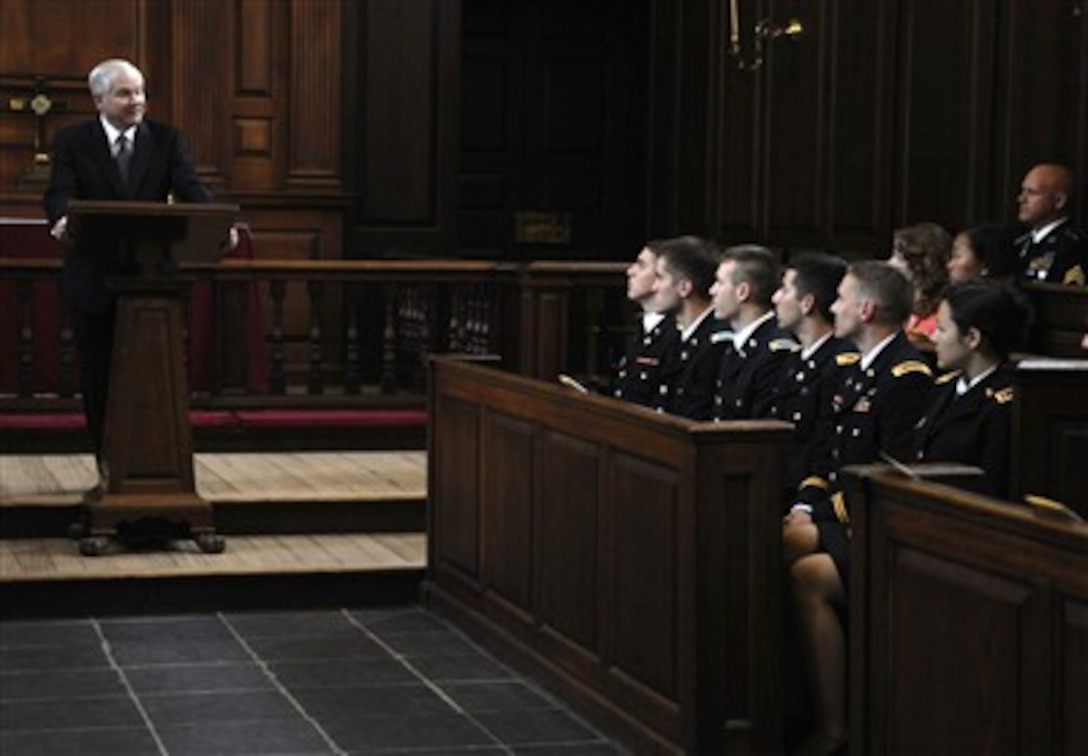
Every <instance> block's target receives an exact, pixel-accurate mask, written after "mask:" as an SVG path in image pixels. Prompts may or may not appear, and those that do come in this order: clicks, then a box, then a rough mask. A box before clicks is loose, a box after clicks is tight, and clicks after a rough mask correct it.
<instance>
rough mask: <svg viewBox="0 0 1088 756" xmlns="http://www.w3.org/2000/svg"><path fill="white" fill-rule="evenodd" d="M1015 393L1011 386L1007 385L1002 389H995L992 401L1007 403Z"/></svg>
mask: <svg viewBox="0 0 1088 756" xmlns="http://www.w3.org/2000/svg"><path fill="white" fill-rule="evenodd" d="M1015 395H1016V392H1015V391H1014V390H1013V387H1012V386H1007V387H1005V388H1003V389H998V390H997V391H995V392H994V393H993V397H994V401H995V402H997V403H998V404H1008V403H1009V402H1011V401H1012V400H1013V397H1014V396H1015Z"/></svg>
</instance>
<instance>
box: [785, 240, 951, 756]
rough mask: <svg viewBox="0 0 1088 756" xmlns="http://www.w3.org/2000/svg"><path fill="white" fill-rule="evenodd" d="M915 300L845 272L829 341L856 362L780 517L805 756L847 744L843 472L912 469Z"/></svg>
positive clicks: (872, 266)
mask: <svg viewBox="0 0 1088 756" xmlns="http://www.w3.org/2000/svg"><path fill="white" fill-rule="evenodd" d="M913 300H914V295H913V291H912V289H911V285H910V282H909V281H908V280H907V279H906V278H905V277H904V276H903V275H902V274H901V273H899V272H898V271H896V270H895V269H894V268H892V267H891V266H890V265H888V264H887V263H885V262H876V261H867V262H861V263H858V264H856V265H853V266H851V267H850V268H849V270H848V272H847V274H846V276H845V277H844V278H843V280H842V283H841V284H839V295H838V298H837V299H836V300H835V303H834V305H832V312H833V313H834V315H835V334H836V335H837V336H840V337H842V338H848V339H850V340H851V341H853V342H854V344H855V345H856V346H857V347H858V352H859V354H860V357H859V358H858V359H857V360H850V362H853V364H852V365H849V366H846V367H844V368H843V369H842V374H841V382H840V383H839V385H838V388H837V390H836V392H835V395H834V399H833V404H832V410H831V412H832V418H831V425H830V427H829V428H828V429H827V432H826V433H823V432H821V441H819V442H818V443H819V444H820V446H819V447H818V449H817V452H818V453H817V454H816V455H815V456H816V464H815V465H814V468H813V472H814V474H813V475H811V476H810V477H809V478H807V479H806V480H805V481H803V482H802V486H801V489H800V491H799V492H798V495H797V498H796V502H797V503H796V504H795V505H794V507H793V508H792V510H791V512H790V514H789V515H787V517H786V522H785V525H784V529H783V548H784V551H785V554H786V557H787V560H788V561H789V562H791V564H790V568H789V569H790V581H791V584H792V588H793V598H794V602H795V604H796V608H797V617H798V622H799V630H800V632H801V637H802V638H803V639H804V646H805V648H804V650H805V652H806V656H807V660H808V669H809V677H810V689H811V690H812V693H813V698H814V702H815V707H816V710H815V711H814V712H813V722H814V728H813V732H812V734H811V736H810V737H809V739H808V740H807V741H806V742H805V744H804V745H803V746H802V748H801V750H802V752H805V753H832V752H834V751H836V750H837V749H838V748H840V747H842V745H843V744H844V743H845V742H846V737H847V729H846V633H845V629H844V628H843V625H842V619H841V611H842V609H843V608H844V607H845V605H846V596H847V592H846V581H847V577H848V575H849V571H848V569H849V564H848V557H849V530H848V525H847V524H848V522H849V514H848V512H847V510H846V505H845V502H844V500H843V496H842V493H841V491H840V490H839V489H838V486H837V483H838V481H837V480H836V477H837V474H838V470H839V468H840V467H842V466H844V465H850V464H859V463H867V462H873V461H875V460H877V459H879V458H880V452H882V451H883V452H887V453H889V454H891V455H892V456H894V457H898V458H899V459H909V458H910V454H911V452H912V450H913V446H914V443H913V442H914V427H915V425H916V424H917V422H918V420H919V419H920V418H921V416H922V413H923V411H924V410H925V407H926V405H927V404H928V400H929V396H930V392H931V389H932V385H933V381H932V376H931V372H930V369H929V366H928V365H927V364H926V363H925V361H924V360H923V359H922V356H921V354H919V352H918V350H917V349H915V348H914V346H912V345H911V343H910V341H909V340H908V339H907V337H906V334H905V333H904V332H903V323H904V322H905V321H906V320H907V317H908V316H909V315H910V312H911V307H912V304H913Z"/></svg>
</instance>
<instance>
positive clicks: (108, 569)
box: [0, 533, 426, 582]
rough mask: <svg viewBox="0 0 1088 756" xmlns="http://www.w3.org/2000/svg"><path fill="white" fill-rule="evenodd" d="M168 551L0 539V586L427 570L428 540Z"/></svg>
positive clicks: (234, 543) (290, 540) (394, 537)
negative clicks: (85, 551) (90, 553)
mask: <svg viewBox="0 0 1088 756" xmlns="http://www.w3.org/2000/svg"><path fill="white" fill-rule="evenodd" d="M379 538H380V539H381V540H380V542H379V541H378V540H377V539H379ZM171 546H172V547H171V549H170V550H158V551H147V552H138V553H121V554H112V555H108V556H100V557H85V556H82V555H80V553H79V547H78V544H77V543H76V542H74V541H70V540H67V539H61V538H35V539H20V540H2V541H0V568H2V575H0V580H3V581H5V582H18V581H31V580H34V581H50V580H70V579H75V578H76V577H77V576H78V578H79V579H86V578H127V577H139V578H153V577H178V576H192V575H253V574H270V573H301V572H356V571H357V572H362V571H366V570H383V571H386V570H418V569H422V568H423V567H425V566H426V538H425V537H424V536H423V535H422V534H415V533H408V534H383V535H381V536H374V535H368V534H336V535H299V536H232V537H231V538H229V539H227V549H226V551H224V552H223V553H222V554H202V553H200V552H199V551H198V550H197V549H196V546H195V545H193V544H192V543H191V542H180V541H179V542H177V543H175V544H172V545H171Z"/></svg>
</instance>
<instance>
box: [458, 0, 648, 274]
mask: <svg viewBox="0 0 1088 756" xmlns="http://www.w3.org/2000/svg"><path fill="white" fill-rule="evenodd" d="M463 6H464V26H463V56H462V111H461V119H460V124H461V129H462V133H461V139H460V147H459V149H460V170H459V174H458V185H457V202H458V205H457V221H458V229H457V231H458V238H457V242H458V245H457V246H458V248H459V250H460V251H461V252H462V253H463V254H468V255H474V256H483V257H496V256H513V257H518V258H522V259H526V258H572V257H574V258H576V257H591V258H605V259H608V258H615V257H619V258H626V257H629V256H631V255H633V253H634V248H635V246H636V244H640V243H641V233H642V230H641V229H642V226H643V221H642V218H641V216H642V208H643V206H644V193H645V188H644V187H645V183H644V176H645V169H644V167H643V165H644V155H645V142H644V138H645V137H644V134H645V126H644V118H645V112H646V110H645V100H644V98H645V95H646V92H645V87H644V81H645V80H646V65H647V61H648V55H647V54H646V52H645V49H644V48H645V39H646V24H647V20H648V16H647V14H646V10H645V9H646V6H647V3H646V2H645V1H640V2H629V3H585V2H582V1H581V0H562V1H560V2H556V0H527V1H526V2H518V3H508V2H498V1H496V0H464V3H463ZM521 212H545V213H556V214H560V215H564V216H566V217H569V219H570V238H569V240H568V241H563V242H561V243H555V244H537V243H526V242H522V243H520V244H519V242H518V240H517V233H516V232H515V219H516V215H517V214H518V213H521Z"/></svg>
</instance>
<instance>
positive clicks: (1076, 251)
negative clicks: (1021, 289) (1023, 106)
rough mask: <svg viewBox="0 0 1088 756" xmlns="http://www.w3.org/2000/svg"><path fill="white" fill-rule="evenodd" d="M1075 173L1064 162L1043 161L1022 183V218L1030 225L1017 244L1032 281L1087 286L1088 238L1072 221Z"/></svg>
mask: <svg viewBox="0 0 1088 756" xmlns="http://www.w3.org/2000/svg"><path fill="white" fill-rule="evenodd" d="M1072 193H1073V174H1072V173H1071V172H1070V171H1069V169H1068V168H1066V167H1065V166H1064V165H1058V164H1055V163H1042V164H1040V165H1037V166H1035V167H1034V168H1032V169H1031V170H1030V171H1028V173H1027V175H1026V176H1024V180H1023V182H1022V183H1021V184H1020V196H1019V197H1018V200H1017V201H1018V203H1019V213H1018V215H1019V218H1020V221H1021V222H1022V223H1026V224H1028V226H1029V227H1030V228H1029V230H1028V232H1027V233H1026V234H1024V235H1023V236H1021V237H1019V238H1018V239H1017V240H1016V241H1015V242H1014V246H1015V248H1016V250H1017V252H1018V254H1019V256H1020V263H1021V268H1022V270H1023V274H1024V277H1025V278H1026V279H1028V280H1030V281H1046V282H1048V283H1061V284H1071V285H1074V286H1084V285H1085V273H1086V271H1088V237H1086V236H1085V233H1084V232H1083V231H1081V230H1080V229H1078V228H1075V227H1074V226H1073V224H1072V222H1071V221H1070V220H1069V207H1070V205H1071V204H1072V202H1071V200H1072V198H1073V194H1072Z"/></svg>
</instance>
